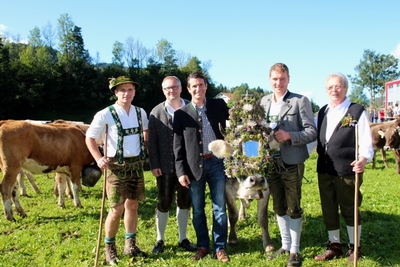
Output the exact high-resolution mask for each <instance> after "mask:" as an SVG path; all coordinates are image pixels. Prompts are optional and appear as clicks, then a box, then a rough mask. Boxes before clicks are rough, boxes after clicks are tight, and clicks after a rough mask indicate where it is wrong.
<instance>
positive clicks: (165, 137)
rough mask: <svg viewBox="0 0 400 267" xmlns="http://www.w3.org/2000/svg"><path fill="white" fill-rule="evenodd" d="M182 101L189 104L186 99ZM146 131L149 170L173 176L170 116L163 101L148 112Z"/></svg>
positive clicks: (173, 162) (172, 135) (172, 137)
mask: <svg viewBox="0 0 400 267" xmlns="http://www.w3.org/2000/svg"><path fill="white" fill-rule="evenodd" d="M183 101H184V102H185V104H188V103H189V101H188V100H186V99H183ZM148 129H149V136H148V138H149V140H148V149H149V159H150V169H151V170H153V169H157V168H160V169H161V172H162V173H163V174H168V175H175V157H174V151H173V141H174V133H173V128H172V116H171V115H169V113H168V111H167V109H166V107H165V101H164V102H162V103H160V104H158V105H157V106H155V107H154V108H153V109H152V111H151V112H150V117H149V127H148Z"/></svg>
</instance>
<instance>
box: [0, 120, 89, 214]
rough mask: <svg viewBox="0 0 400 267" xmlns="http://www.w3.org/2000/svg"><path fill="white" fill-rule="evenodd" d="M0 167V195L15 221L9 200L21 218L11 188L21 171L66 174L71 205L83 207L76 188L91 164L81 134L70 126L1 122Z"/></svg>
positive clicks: (20, 212)
mask: <svg viewBox="0 0 400 267" xmlns="http://www.w3.org/2000/svg"><path fill="white" fill-rule="evenodd" d="M0 125H1V127H0V168H1V169H2V171H3V180H2V183H1V187H0V192H1V195H2V199H3V205H4V214H5V216H6V218H7V219H8V220H15V219H14V216H13V213H12V209H11V206H12V204H11V198H12V199H13V200H14V204H15V208H16V210H17V212H18V213H19V214H20V215H21V216H23V217H24V216H26V214H25V212H24V210H23V208H22V206H21V205H20V203H19V201H18V199H17V197H16V194H15V192H13V188H14V185H15V182H16V177H17V175H18V173H19V171H20V169H21V168H22V169H24V170H27V171H28V172H30V173H32V174H41V173H49V172H60V173H68V174H69V175H70V177H71V182H72V185H73V186H72V187H73V189H72V190H73V195H74V204H75V206H76V207H82V205H81V202H80V199H79V195H78V189H79V186H80V177H81V171H82V169H83V167H84V166H85V165H90V164H91V163H93V162H94V159H93V157H92V155H91V154H90V152H89V150H88V149H87V147H86V144H85V136H84V132H83V131H82V130H81V129H79V128H78V127H76V126H75V125H70V124H62V123H61V124H46V125H40V124H32V123H29V122H26V121H2V122H1V123H0Z"/></svg>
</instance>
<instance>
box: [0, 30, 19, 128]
mask: <svg viewBox="0 0 400 267" xmlns="http://www.w3.org/2000/svg"><path fill="white" fill-rule="evenodd" d="M16 90H17V85H16V82H15V73H14V71H13V69H12V66H11V60H10V54H9V47H8V46H6V45H5V43H4V39H3V38H1V37H0V95H1V97H0V119H2V120H4V119H10V118H15V115H16V111H17V110H18V105H17V103H16V95H17V92H16Z"/></svg>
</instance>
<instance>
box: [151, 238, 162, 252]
mask: <svg viewBox="0 0 400 267" xmlns="http://www.w3.org/2000/svg"><path fill="white" fill-rule="evenodd" d="M163 252H164V241H163V240H158V241H157V242H156V244H155V245H154V248H153V253H163Z"/></svg>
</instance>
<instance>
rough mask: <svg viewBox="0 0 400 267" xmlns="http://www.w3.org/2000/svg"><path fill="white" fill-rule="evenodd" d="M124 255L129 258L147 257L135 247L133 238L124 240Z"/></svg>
mask: <svg viewBox="0 0 400 267" xmlns="http://www.w3.org/2000/svg"><path fill="white" fill-rule="evenodd" d="M124 254H125V255H129V256H134V257H136V256H142V257H147V254H146V253H145V252H143V251H141V250H140V248H139V247H138V246H136V239H135V238H128V239H125V247H124Z"/></svg>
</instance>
